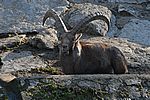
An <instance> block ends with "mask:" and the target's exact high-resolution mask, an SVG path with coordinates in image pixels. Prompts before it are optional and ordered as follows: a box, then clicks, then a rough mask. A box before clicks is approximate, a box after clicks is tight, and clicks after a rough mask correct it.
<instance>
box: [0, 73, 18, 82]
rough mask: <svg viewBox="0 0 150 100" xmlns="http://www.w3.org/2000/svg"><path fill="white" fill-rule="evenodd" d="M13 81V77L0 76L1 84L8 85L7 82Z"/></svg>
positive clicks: (7, 75)
mask: <svg viewBox="0 0 150 100" xmlns="http://www.w3.org/2000/svg"><path fill="white" fill-rule="evenodd" d="M14 79H16V77H15V76H14V75H11V74H0V83H1V82H5V83H9V82H11V81H12V80H14Z"/></svg>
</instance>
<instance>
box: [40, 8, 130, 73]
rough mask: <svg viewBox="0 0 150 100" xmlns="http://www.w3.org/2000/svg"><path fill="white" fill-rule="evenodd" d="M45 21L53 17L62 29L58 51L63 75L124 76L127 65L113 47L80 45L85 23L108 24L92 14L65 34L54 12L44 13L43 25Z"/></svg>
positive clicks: (98, 15)
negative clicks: (98, 22) (112, 74)
mask: <svg viewBox="0 0 150 100" xmlns="http://www.w3.org/2000/svg"><path fill="white" fill-rule="evenodd" d="M48 17H53V18H54V19H55V20H57V21H59V22H60V24H61V25H62V28H63V30H64V32H63V33H62V35H61V38H60V39H61V40H60V41H61V43H60V47H59V52H60V61H61V65H62V68H63V72H64V73H65V74H109V73H115V74H124V73H127V72H128V70H127V61H126V59H125V57H124V55H123V53H122V52H121V51H120V50H119V49H118V48H116V47H112V46H108V45H105V44H101V43H89V42H80V41H79V39H80V38H81V36H82V34H81V33H80V30H81V28H82V27H83V26H85V25H86V24H87V23H89V22H91V21H93V20H97V19H102V20H104V21H105V22H106V23H107V24H108V25H109V20H108V19H107V18H106V17H105V16H103V15H101V14H100V13H98V12H97V13H95V14H91V15H89V16H87V17H86V18H85V19H83V20H82V21H81V22H79V24H78V25H76V26H75V27H74V28H73V29H72V30H67V28H66V26H65V24H64V22H63V21H62V19H61V18H60V17H59V16H58V15H57V14H56V12H55V11H54V10H49V11H47V12H46V14H45V16H44V19H43V25H44V23H45V21H46V19H47V18H48Z"/></svg>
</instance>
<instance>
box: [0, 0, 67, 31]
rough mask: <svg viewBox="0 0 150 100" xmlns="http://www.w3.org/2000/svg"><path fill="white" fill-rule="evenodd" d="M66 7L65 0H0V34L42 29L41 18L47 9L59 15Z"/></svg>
mask: <svg viewBox="0 0 150 100" xmlns="http://www.w3.org/2000/svg"><path fill="white" fill-rule="evenodd" d="M66 5H68V2H67V1H66V0H50V1H49V0H44V1H41V0H0V27H1V29H0V33H8V32H32V31H33V30H35V29H39V28H42V19H43V16H44V14H45V12H46V11H47V10H48V9H49V8H54V9H56V10H57V11H58V12H59V13H60V12H61V11H62V10H63V9H64V8H65V7H66ZM14 27H15V28H14Z"/></svg>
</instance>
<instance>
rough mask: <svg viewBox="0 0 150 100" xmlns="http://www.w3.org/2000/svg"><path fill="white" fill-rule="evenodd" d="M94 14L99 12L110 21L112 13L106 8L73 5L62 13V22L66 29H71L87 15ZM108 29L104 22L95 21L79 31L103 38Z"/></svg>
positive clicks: (88, 4)
mask: <svg viewBox="0 0 150 100" xmlns="http://www.w3.org/2000/svg"><path fill="white" fill-rule="evenodd" d="M95 12H100V13H101V14H102V15H103V16H105V17H106V18H107V19H108V20H109V21H110V18H111V14H112V13H111V11H110V10H109V9H108V8H107V7H104V6H101V5H94V4H91V3H85V4H76V5H73V6H72V7H71V8H70V9H68V10H67V11H66V12H65V13H64V16H63V20H64V22H65V24H66V25H67V27H68V29H72V28H73V27H74V26H76V25H77V24H78V23H79V22H80V21H81V20H83V19H84V18H85V17H86V16H87V15H90V14H94V13H95ZM57 26H58V25H57ZM108 27H109V26H108V25H107V23H106V22H105V21H104V20H95V21H92V22H90V23H89V24H87V25H85V27H83V29H82V30H81V31H82V32H83V33H88V34H96V35H101V36H105V35H106V33H107V31H108Z"/></svg>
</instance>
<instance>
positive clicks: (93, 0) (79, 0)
mask: <svg viewBox="0 0 150 100" xmlns="http://www.w3.org/2000/svg"><path fill="white" fill-rule="evenodd" d="M68 1H70V2H74V3H85V2H86V3H87V2H88V3H96V4H98V3H103V2H105V3H129V4H130V3H136V4H140V3H144V2H148V0H68Z"/></svg>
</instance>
